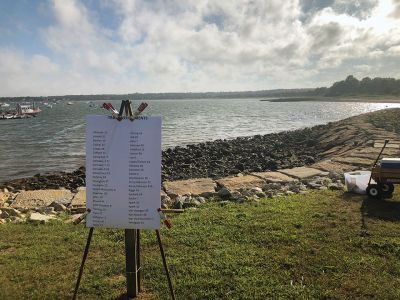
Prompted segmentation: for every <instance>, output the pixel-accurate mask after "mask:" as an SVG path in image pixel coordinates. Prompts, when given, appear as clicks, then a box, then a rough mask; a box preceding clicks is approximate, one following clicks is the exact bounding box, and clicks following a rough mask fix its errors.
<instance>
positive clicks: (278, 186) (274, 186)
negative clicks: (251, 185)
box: [262, 182, 282, 192]
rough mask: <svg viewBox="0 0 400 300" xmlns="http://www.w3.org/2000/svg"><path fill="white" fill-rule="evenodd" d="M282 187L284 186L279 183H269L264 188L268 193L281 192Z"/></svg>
mask: <svg viewBox="0 0 400 300" xmlns="http://www.w3.org/2000/svg"><path fill="white" fill-rule="evenodd" d="M281 187H282V185H281V184H280V183H278V182H271V183H267V184H265V185H264V186H263V188H262V189H263V191H264V192H265V191H268V190H280V189H281Z"/></svg>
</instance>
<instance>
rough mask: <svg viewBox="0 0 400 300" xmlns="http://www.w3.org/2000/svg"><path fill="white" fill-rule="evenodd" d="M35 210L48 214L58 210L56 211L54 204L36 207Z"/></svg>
mask: <svg viewBox="0 0 400 300" xmlns="http://www.w3.org/2000/svg"><path fill="white" fill-rule="evenodd" d="M35 211H37V212H40V213H42V214H46V215H53V214H55V213H56V212H55V211H54V207H52V206H46V207H36V208H35Z"/></svg>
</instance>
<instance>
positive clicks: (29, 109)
mask: <svg viewBox="0 0 400 300" xmlns="http://www.w3.org/2000/svg"><path fill="white" fill-rule="evenodd" d="M16 110H17V115H31V116H36V115H37V114H38V113H40V112H41V111H42V110H41V109H40V108H39V107H35V105H33V106H31V105H21V104H19V103H18V104H17V109H16Z"/></svg>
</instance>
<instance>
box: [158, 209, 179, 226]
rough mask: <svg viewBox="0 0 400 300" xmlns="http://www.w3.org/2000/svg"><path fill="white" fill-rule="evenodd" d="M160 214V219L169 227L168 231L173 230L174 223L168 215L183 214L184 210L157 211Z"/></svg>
mask: <svg viewBox="0 0 400 300" xmlns="http://www.w3.org/2000/svg"><path fill="white" fill-rule="evenodd" d="M157 211H158V213H159V214H160V218H161V220H162V221H163V223H164V225H165V226H167V228H168V229H171V228H172V222H171V220H170V219H169V218H168V216H167V215H166V213H183V212H184V210H183V209H165V208H159V209H157Z"/></svg>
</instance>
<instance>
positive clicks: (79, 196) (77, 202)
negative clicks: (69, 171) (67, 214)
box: [70, 187, 86, 207]
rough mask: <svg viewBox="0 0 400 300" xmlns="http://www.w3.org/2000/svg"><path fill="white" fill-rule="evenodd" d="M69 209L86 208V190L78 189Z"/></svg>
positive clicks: (83, 188)
mask: <svg viewBox="0 0 400 300" xmlns="http://www.w3.org/2000/svg"><path fill="white" fill-rule="evenodd" d="M70 206H71V207H81V206H86V188H85V187H78V192H77V193H76V194H75V195H74V197H73V198H72V200H71V204H70Z"/></svg>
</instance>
